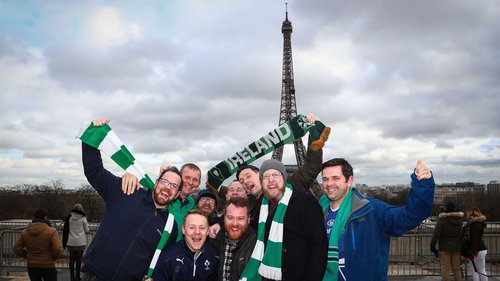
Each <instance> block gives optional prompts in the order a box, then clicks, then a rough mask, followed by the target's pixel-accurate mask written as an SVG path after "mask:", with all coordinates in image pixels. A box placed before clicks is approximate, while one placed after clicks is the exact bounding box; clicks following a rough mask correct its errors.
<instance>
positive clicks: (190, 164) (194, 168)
mask: <svg viewBox="0 0 500 281" xmlns="http://www.w3.org/2000/svg"><path fill="white" fill-rule="evenodd" d="M186 168H189V169H191V170H195V171H197V172H200V174H201V169H200V167H198V166H196V164H194V163H186V164H184V165H182V167H181V174H182V171H184V169H186Z"/></svg>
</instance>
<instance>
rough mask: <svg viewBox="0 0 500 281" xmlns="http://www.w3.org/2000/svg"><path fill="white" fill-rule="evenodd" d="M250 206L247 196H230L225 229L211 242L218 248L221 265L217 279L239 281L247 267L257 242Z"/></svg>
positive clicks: (219, 280) (220, 280)
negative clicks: (251, 221)
mask: <svg viewBox="0 0 500 281" xmlns="http://www.w3.org/2000/svg"><path fill="white" fill-rule="evenodd" d="M249 212H250V207H249V203H248V200H247V199H245V198H240V197H235V198H230V199H229V200H228V202H227V207H226V213H225V215H224V229H222V230H221V231H219V233H218V234H217V237H215V239H211V240H210V243H211V244H212V245H214V246H215V247H216V248H217V253H218V255H219V257H220V258H219V261H220V262H219V266H218V267H217V275H216V279H215V280H216V281H222V280H230V281H238V280H239V278H240V276H241V273H242V272H243V270H244V269H245V267H246V265H247V263H248V261H249V260H250V256H251V255H252V251H253V248H254V246H255V242H256V233H255V230H254V229H253V228H252V227H250V215H249Z"/></svg>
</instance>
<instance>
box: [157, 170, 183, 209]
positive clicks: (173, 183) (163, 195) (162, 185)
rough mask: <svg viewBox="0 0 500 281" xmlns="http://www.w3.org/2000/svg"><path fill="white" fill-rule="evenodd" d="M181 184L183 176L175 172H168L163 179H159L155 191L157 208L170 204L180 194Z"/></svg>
mask: <svg viewBox="0 0 500 281" xmlns="http://www.w3.org/2000/svg"><path fill="white" fill-rule="evenodd" d="M180 184H181V177H179V175H178V174H176V173H174V172H166V173H165V174H163V176H162V177H161V179H157V180H156V183H155V188H154V192H153V200H154V203H155V206H156V208H164V207H166V206H168V205H169V204H170V202H172V201H173V200H174V199H175V198H176V197H177V195H178V194H179V185H180Z"/></svg>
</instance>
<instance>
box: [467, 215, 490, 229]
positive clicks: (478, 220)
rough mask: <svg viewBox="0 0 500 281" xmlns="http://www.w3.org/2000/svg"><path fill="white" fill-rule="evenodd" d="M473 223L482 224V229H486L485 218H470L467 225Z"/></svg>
mask: <svg viewBox="0 0 500 281" xmlns="http://www.w3.org/2000/svg"><path fill="white" fill-rule="evenodd" d="M475 222H478V223H480V224H482V225H483V227H484V228H486V216H479V217H474V218H471V219H470V220H469V221H468V224H473V223H475Z"/></svg>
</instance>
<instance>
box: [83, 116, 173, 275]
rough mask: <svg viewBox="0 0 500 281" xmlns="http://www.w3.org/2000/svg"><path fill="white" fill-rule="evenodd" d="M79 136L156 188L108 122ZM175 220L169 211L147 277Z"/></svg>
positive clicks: (141, 182)
mask: <svg viewBox="0 0 500 281" xmlns="http://www.w3.org/2000/svg"><path fill="white" fill-rule="evenodd" d="M78 138H79V139H80V140H81V141H82V142H84V143H86V144H88V145H90V146H92V147H94V148H97V149H99V150H100V151H101V152H103V153H104V154H106V155H108V156H109V157H111V159H113V161H114V162H115V163H116V164H118V166H120V167H121V168H122V169H124V170H125V171H127V172H128V173H130V174H132V175H134V176H136V177H137V178H138V179H140V180H139V182H140V184H141V185H142V186H143V187H146V188H148V189H150V190H154V183H153V181H152V180H151V178H150V177H149V176H148V175H147V174H146V172H144V170H143V169H142V167H141V166H140V165H139V163H136V162H135V158H134V156H132V153H130V151H129V150H128V149H127V147H126V146H125V145H124V144H123V143H122V142H121V141H120V139H119V138H118V136H117V135H116V134H115V133H114V131H113V130H112V129H111V127H110V126H109V125H108V124H104V125H103V126H99V127H95V126H94V124H93V123H92V122H91V123H90V126H88V127H87V128H86V129H85V130H83V129H82V132H81V133H80V134H79V135H78ZM174 220H175V217H174V214H172V212H169V214H168V217H167V222H166V223H165V227H164V229H163V233H162V235H161V238H160V241H159V242H158V245H157V246H156V250H155V253H154V255H153V258H152V260H151V263H150V265H149V269H148V272H147V278H149V277H151V275H152V274H153V271H154V268H155V266H156V263H157V262H158V257H159V256H160V253H161V250H162V249H163V247H164V246H165V244H167V241H168V238H169V237H170V233H171V232H172V228H173V226H174Z"/></svg>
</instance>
